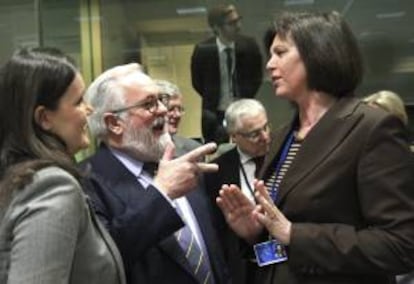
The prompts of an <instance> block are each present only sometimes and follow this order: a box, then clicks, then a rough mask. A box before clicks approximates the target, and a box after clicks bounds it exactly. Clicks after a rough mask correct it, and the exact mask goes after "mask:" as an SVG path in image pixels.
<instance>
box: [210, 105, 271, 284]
mask: <svg viewBox="0 0 414 284" xmlns="http://www.w3.org/2000/svg"><path fill="white" fill-rule="evenodd" d="M225 120H226V125H227V132H228V134H229V136H230V137H231V140H232V141H233V142H234V143H235V145H236V147H234V148H233V149H231V150H229V151H228V152H225V153H223V154H222V155H220V156H219V157H217V158H216V159H214V160H213V161H212V162H213V163H217V164H218V165H219V171H218V172H214V173H210V174H207V175H206V184H207V188H208V192H209V194H210V200H211V202H212V203H213V204H212V206H213V208H214V209H215V214H214V215H215V220H216V226H217V227H218V228H219V230H220V231H221V232H223V233H221V234H220V241H221V242H222V244H223V247H224V248H225V255H226V258H227V260H228V263H229V268H230V271H231V275H232V278H233V280H234V282H235V283H245V284H248V283H251V281H250V280H251V279H250V278H249V267H250V266H256V264H255V263H251V261H250V259H249V258H250V256H249V255H248V253H247V252H243V251H241V250H240V248H239V246H238V244H239V242H238V241H237V237H236V235H235V234H234V233H233V231H232V230H230V229H229V227H228V225H227V223H226V221H225V219H224V216H223V215H222V213H221V210H220V209H219V208H218V207H217V206H216V201H215V199H216V197H217V196H218V195H219V190H220V188H221V186H222V185H223V184H236V185H237V186H238V187H239V188H240V189H241V190H242V192H243V193H244V194H245V195H246V196H247V197H248V198H249V199H250V200H251V201H252V202H254V194H253V179H254V178H256V177H257V176H256V173H257V172H258V171H259V170H260V165H261V162H262V161H263V157H264V155H265V154H266V153H267V152H268V151H269V146H270V140H271V139H270V127H269V123H268V120H267V114H266V110H265V108H264V107H263V105H262V104H261V103H260V102H259V101H257V100H255V99H241V100H238V101H236V102H233V103H232V104H231V105H230V106H229V107H228V108H227V110H226V113H225Z"/></svg>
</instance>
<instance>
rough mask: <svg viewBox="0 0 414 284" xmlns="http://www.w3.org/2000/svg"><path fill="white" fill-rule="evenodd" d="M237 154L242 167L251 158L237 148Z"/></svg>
mask: <svg viewBox="0 0 414 284" xmlns="http://www.w3.org/2000/svg"><path fill="white" fill-rule="evenodd" d="M237 152H239V155H240V163H242V165H244V164H245V163H247V162H248V161H250V160H251V159H252V158H253V157H252V156H250V155H248V154H246V153H244V152H243V151H242V150H241V149H240V148H239V147H237Z"/></svg>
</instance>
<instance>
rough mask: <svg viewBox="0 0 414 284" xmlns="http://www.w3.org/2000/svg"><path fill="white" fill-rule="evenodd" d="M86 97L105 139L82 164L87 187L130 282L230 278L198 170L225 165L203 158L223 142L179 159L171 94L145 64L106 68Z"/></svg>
mask: <svg viewBox="0 0 414 284" xmlns="http://www.w3.org/2000/svg"><path fill="white" fill-rule="evenodd" d="M85 98H86V100H87V102H88V103H89V104H90V105H91V107H92V108H93V109H94V111H93V114H92V115H91V116H90V117H89V127H90V130H91V133H92V134H93V135H94V136H95V137H96V139H97V140H98V141H99V142H100V144H99V148H98V149H97V151H96V153H95V154H94V155H93V156H92V157H90V158H88V159H87V160H86V161H84V162H82V164H81V167H82V168H83V169H84V171H85V175H86V179H85V190H86V192H87V194H88V195H89V196H90V199H91V201H92V202H91V204H92V207H93V208H94V210H95V211H96V213H97V215H98V217H99V218H100V220H101V221H102V222H103V223H104V225H105V226H106V228H107V229H108V230H109V232H110V234H111V235H112V237H113V239H114V240H115V242H116V244H117V245H118V247H119V250H120V252H121V254H122V258H123V261H124V265H125V270H126V275H127V279H128V283H144V284H145V283H157V284H163V283H194V284H196V283H216V284H219V283H228V276H227V275H228V272H227V269H226V266H225V264H224V258H223V257H222V250H221V248H219V247H218V246H217V243H218V242H217V237H216V232H215V228H213V226H212V222H211V216H210V213H209V208H207V202H206V196H205V192H204V191H202V190H197V188H198V183H199V179H198V176H199V175H200V174H201V173H203V172H211V171H216V170H217V169H218V167H217V165H215V164H207V163H203V162H199V161H201V160H203V157H204V156H205V155H206V154H209V153H211V152H213V151H214V150H215V149H216V145H215V144H214V143H210V144H206V145H203V146H200V147H199V148H196V149H194V150H193V151H191V152H189V153H187V154H185V155H183V156H181V157H179V158H177V159H172V158H173V156H174V145H173V143H172V142H171V137H170V136H169V134H168V131H167V125H166V119H165V116H166V113H167V108H168V101H169V97H168V96H165V95H162V94H160V92H159V89H158V87H157V85H156V84H155V82H154V81H153V80H152V79H151V78H150V77H149V76H148V75H146V74H144V73H143V72H142V71H141V69H140V67H139V65H138V64H128V65H122V66H118V67H115V68H112V69H110V70H108V71H106V72H104V73H103V74H101V75H100V76H98V77H97V78H96V80H95V81H94V82H93V83H92V84H91V86H90V87H89V88H88V90H87V91H86V95H85ZM158 162H159V165H158V166H157V173H156V174H155V175H154V172H152V170H151V168H152V169H153V168H154V163H158ZM183 236H186V237H189V238H191V242H190V243H189V244H191V245H190V246H187V247H185V246H184V244H183V241H185V240H184V239H185V238H186V237H183ZM194 260H196V262H197V263H196V264H195V261H194Z"/></svg>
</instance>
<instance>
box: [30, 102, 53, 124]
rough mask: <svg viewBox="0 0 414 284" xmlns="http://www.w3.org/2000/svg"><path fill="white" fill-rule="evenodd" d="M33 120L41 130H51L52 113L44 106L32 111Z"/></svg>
mask: <svg viewBox="0 0 414 284" xmlns="http://www.w3.org/2000/svg"><path fill="white" fill-rule="evenodd" d="M33 115H34V120H35V122H36V124H37V125H39V126H40V128H42V129H43V130H51V129H52V128H53V120H52V116H51V115H52V112H51V111H50V110H48V109H47V108H46V107H45V106H42V105H39V106H37V107H36V108H35V110H34V114H33Z"/></svg>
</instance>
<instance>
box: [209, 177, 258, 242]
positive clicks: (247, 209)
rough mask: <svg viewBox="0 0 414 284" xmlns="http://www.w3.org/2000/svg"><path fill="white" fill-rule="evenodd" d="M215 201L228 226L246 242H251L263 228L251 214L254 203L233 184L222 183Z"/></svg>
mask: <svg viewBox="0 0 414 284" xmlns="http://www.w3.org/2000/svg"><path fill="white" fill-rule="evenodd" d="M216 201H217V205H218V206H219V207H220V209H221V211H222V212H223V215H224V216H225V218H226V221H227V223H228V225H229V226H230V228H231V229H232V230H233V231H234V232H235V233H236V234H237V235H239V236H240V237H242V238H243V239H245V240H246V241H247V242H250V243H253V242H254V240H255V239H256V238H257V236H258V235H259V234H260V232H261V231H262V230H263V226H262V225H261V224H260V223H259V222H258V221H257V220H256V218H255V217H254V215H253V212H254V211H255V210H256V209H255V204H254V203H253V202H252V201H251V200H249V199H248V198H247V197H246V196H245V195H244V194H243V193H242V192H241V190H240V189H239V188H238V187H237V186H236V185H234V184H232V185H223V186H222V188H221V190H220V196H219V197H217V199H216Z"/></svg>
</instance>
